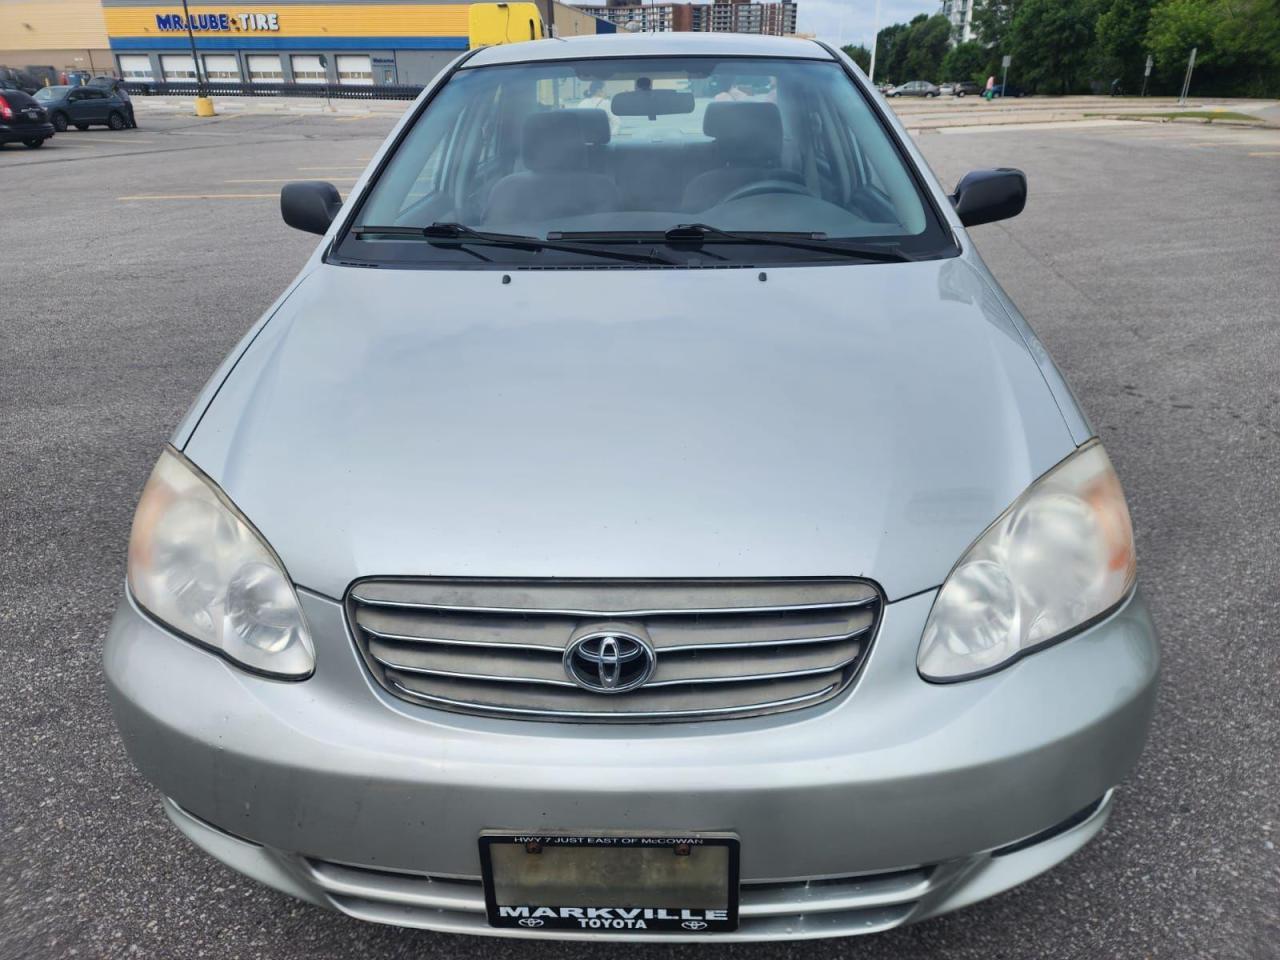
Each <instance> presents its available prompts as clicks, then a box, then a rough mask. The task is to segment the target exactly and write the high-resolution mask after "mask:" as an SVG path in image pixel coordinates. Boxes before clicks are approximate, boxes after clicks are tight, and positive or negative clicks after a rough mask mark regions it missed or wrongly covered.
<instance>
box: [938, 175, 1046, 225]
mask: <svg viewBox="0 0 1280 960" xmlns="http://www.w3.org/2000/svg"><path fill="white" fill-rule="evenodd" d="M951 203H952V205H953V206H954V207H955V208H956V213H957V214H958V215H959V216H960V222H961V223H963V224H964V225H965V226H966V227H976V226H977V225H978V224H980V223H994V222H995V221H996V220H1008V219H1009V218H1010V217H1016V216H1017V215H1018V214H1020V213H1021V212H1022V208H1023V207H1025V206H1026V205H1027V178H1026V176H1025V175H1024V174H1023V172H1022V171H1021V170H1014V169H1012V168H1011V167H1000V168H999V169H996V170H974V171H973V172H972V173H966V174H965V175H964V176H963V177H961V178H960V182H959V183H957V184H956V192H955V193H953V194H952V195H951Z"/></svg>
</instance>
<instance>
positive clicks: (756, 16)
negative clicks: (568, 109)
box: [578, 0, 971, 37]
mask: <svg viewBox="0 0 1280 960" xmlns="http://www.w3.org/2000/svg"><path fill="white" fill-rule="evenodd" d="M970 2H971V0H970ZM578 9H580V10H582V11H584V12H585V13H589V14H591V15H592V16H594V17H599V18H600V19H602V20H607V21H608V22H610V23H612V24H614V25H615V26H617V27H624V28H625V27H626V26H627V24H630V23H636V24H638V25H639V29H640V30H642V31H644V32H653V33H666V32H669V31H680V32H685V31H692V32H697V33H766V34H771V35H773V36H779V37H782V36H790V35H792V34H794V33H795V32H796V4H795V3H794V2H792V0H778V2H767V3H755V2H751V0H723V2H713V3H637V2H635V0H609V2H608V3H606V4H579V5H578Z"/></svg>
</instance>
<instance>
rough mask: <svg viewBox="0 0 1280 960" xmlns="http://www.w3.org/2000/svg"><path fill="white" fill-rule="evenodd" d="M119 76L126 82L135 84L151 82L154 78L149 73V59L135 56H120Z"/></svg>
mask: <svg viewBox="0 0 1280 960" xmlns="http://www.w3.org/2000/svg"><path fill="white" fill-rule="evenodd" d="M119 59H120V76H122V77H124V78H125V79H126V80H133V81H137V82H142V81H151V80H154V79H155V76H154V75H153V74H152V72H151V58H150V57H140V56H137V55H136V54H135V55H132V56H130V55H122V56H121V57H120V58H119Z"/></svg>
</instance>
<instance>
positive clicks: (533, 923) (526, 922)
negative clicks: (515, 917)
mask: <svg viewBox="0 0 1280 960" xmlns="http://www.w3.org/2000/svg"><path fill="white" fill-rule="evenodd" d="M542 924H543V921H541V920H539V919H538V918H537V917H521V918H520V926H522V927H540V926H542Z"/></svg>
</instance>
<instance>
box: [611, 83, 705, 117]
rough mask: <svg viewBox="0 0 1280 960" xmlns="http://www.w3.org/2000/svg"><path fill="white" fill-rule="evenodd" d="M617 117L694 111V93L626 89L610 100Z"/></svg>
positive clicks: (657, 115)
mask: <svg viewBox="0 0 1280 960" xmlns="http://www.w3.org/2000/svg"><path fill="white" fill-rule="evenodd" d="M609 109H610V110H612V111H613V115H614V116H615V117H648V118H649V119H650V120H656V119H657V118H658V117H662V116H667V115H668V114H672V113H693V94H692V93H682V92H681V91H679V90H624V91H623V92H622V93H615V94H614V95H613V99H612V100H610V101H609Z"/></svg>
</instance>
